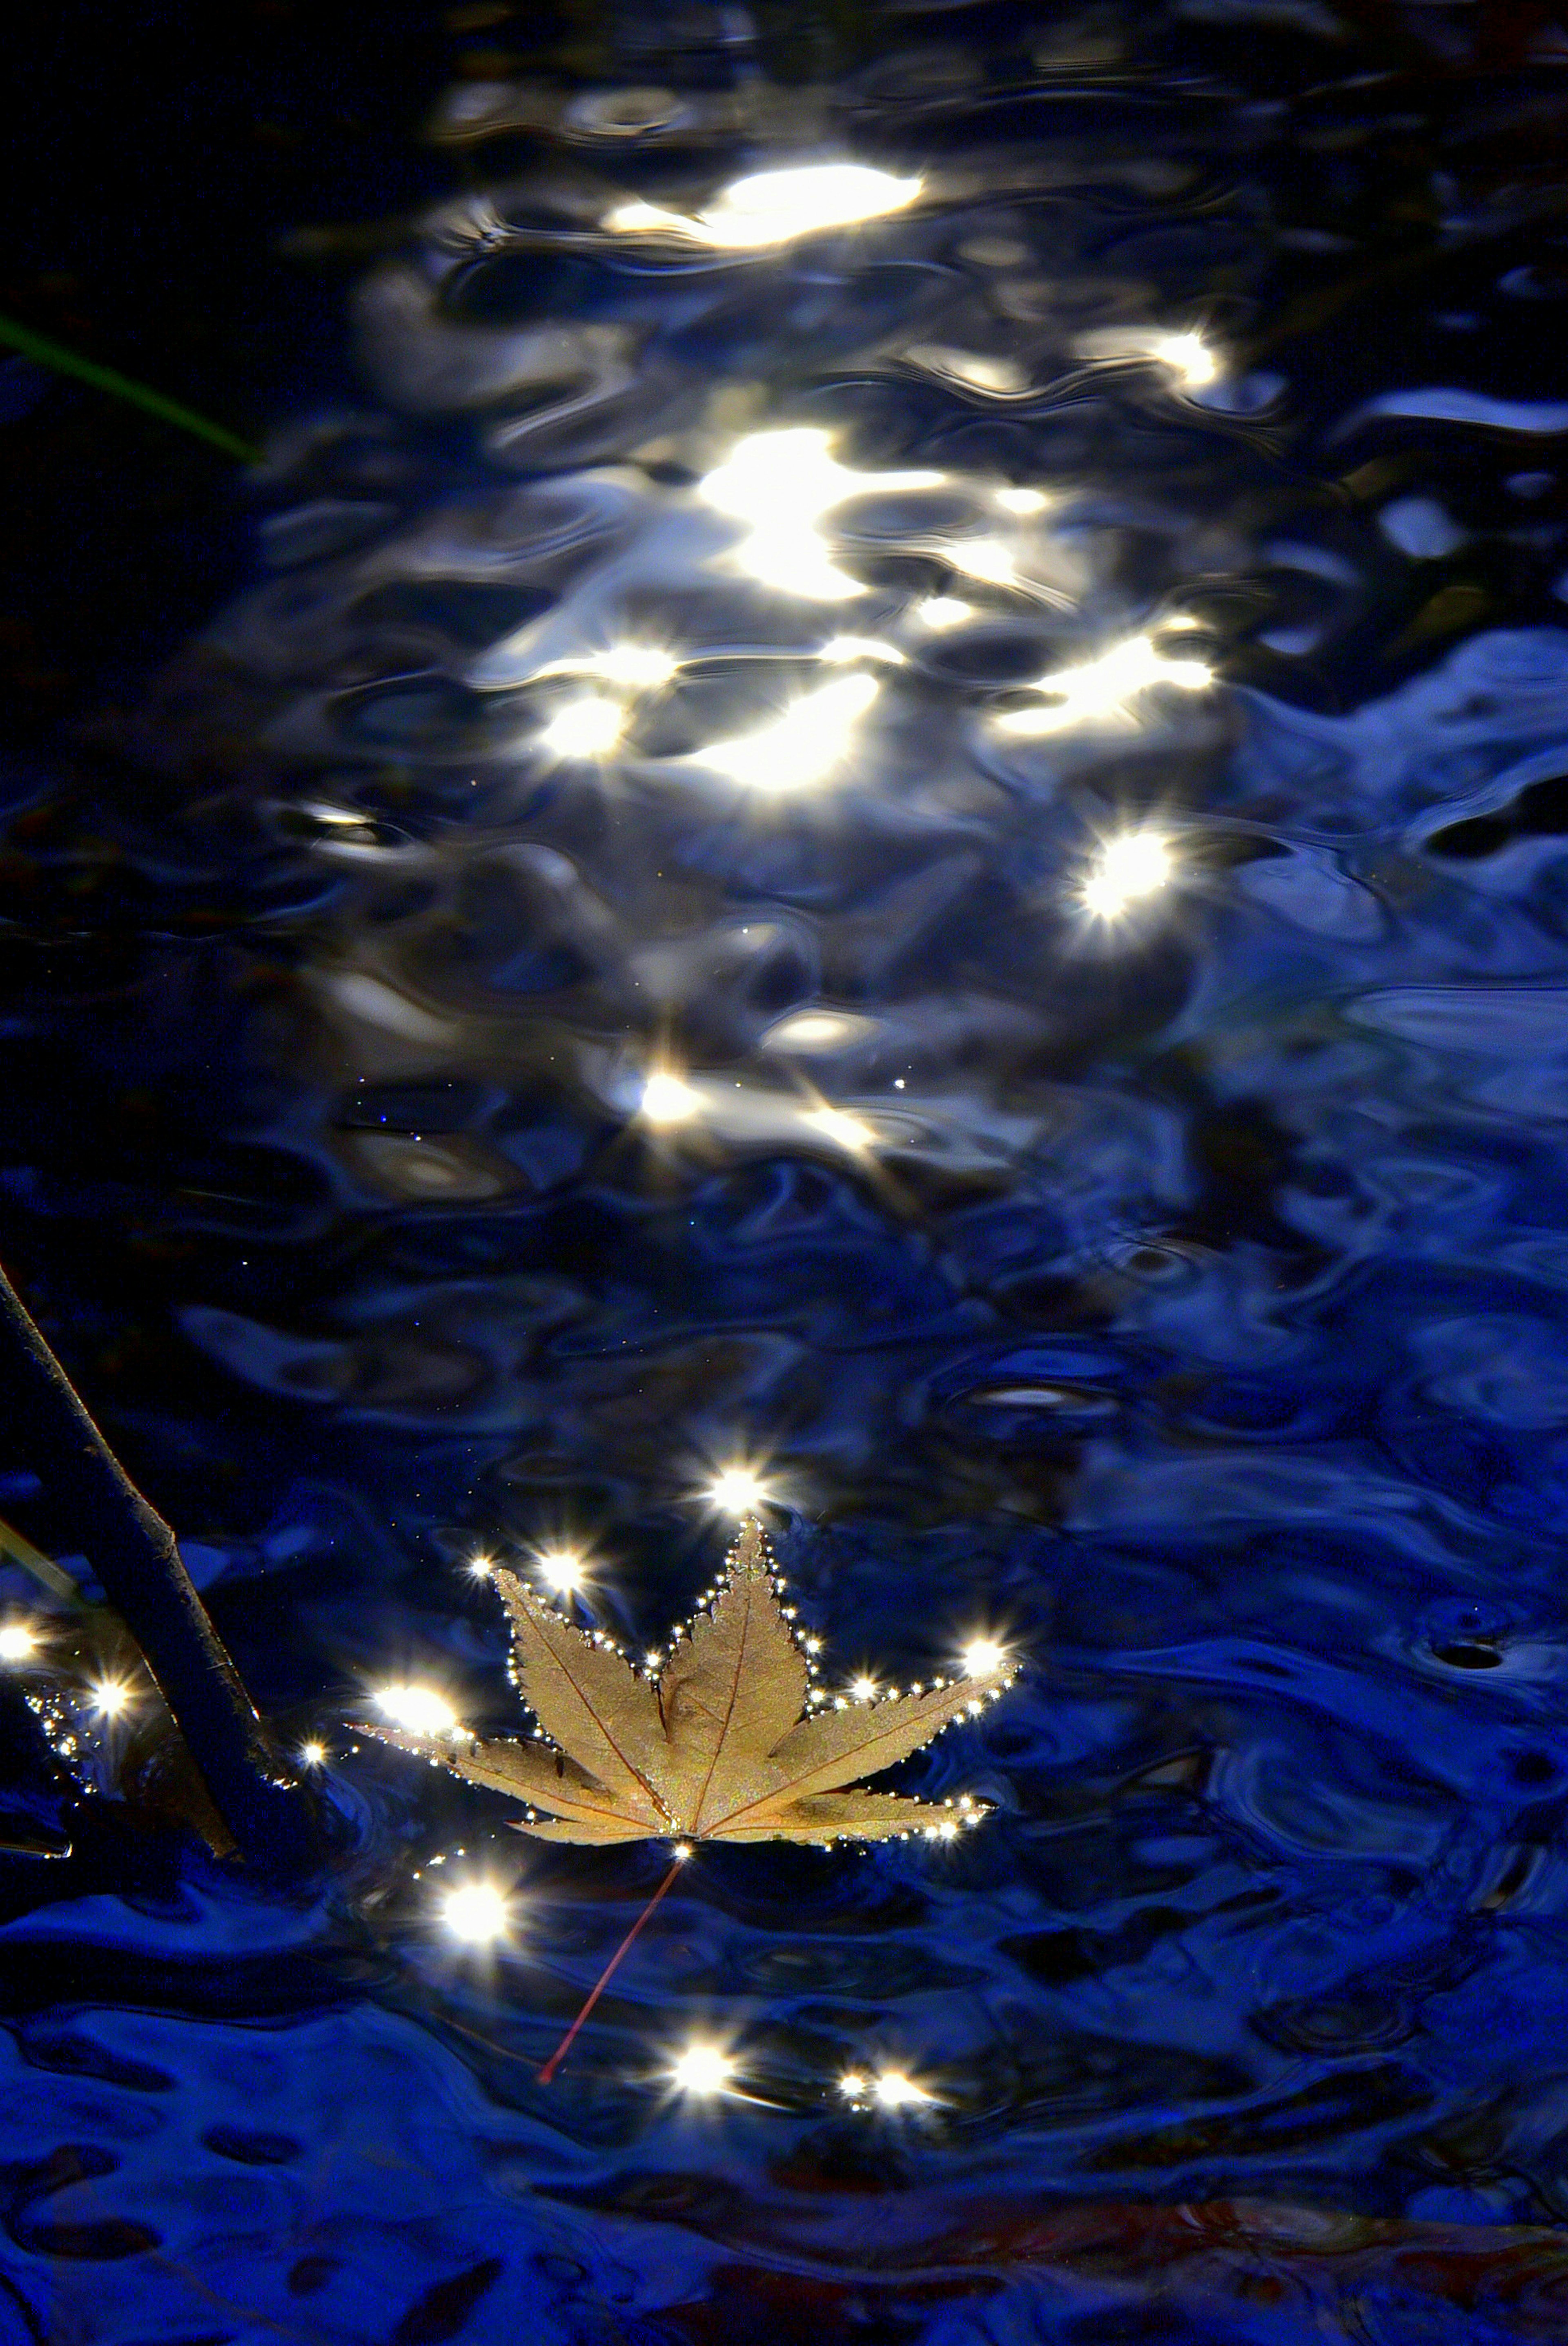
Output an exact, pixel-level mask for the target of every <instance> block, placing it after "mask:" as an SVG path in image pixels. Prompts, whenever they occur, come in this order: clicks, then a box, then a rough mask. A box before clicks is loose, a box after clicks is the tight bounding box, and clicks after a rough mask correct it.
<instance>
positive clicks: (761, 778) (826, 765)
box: [697, 675, 881, 791]
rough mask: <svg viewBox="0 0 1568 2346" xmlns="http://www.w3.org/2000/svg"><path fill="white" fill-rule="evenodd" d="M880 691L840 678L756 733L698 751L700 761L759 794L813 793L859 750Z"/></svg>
mask: <svg viewBox="0 0 1568 2346" xmlns="http://www.w3.org/2000/svg"><path fill="white" fill-rule="evenodd" d="M880 690H881V687H880V686H879V685H878V683H877V680H876V678H875V677H871V676H864V675H858V676H840V677H836V678H834V680H833V682H832V683H831V684H824V685H819V687H818V688H817V689H816V690H815V691H814V692H804V693H802V694H801V695H800V697H799V699H798V700H794V701H791V702H790V703H789V707H788V708H786V709H782V710H781V711H780V712H779V715H778V716H777V717H775V718H774V719H771V721H770V722H769V723H768V724H766V725H759V727H758V729H757V730H756V731H755V732H754V733H743V734H739V735H738V736H737V737H736V739H734V740H731V741H715V742H713V743H712V744H711V745H710V746H709V747H708V749H706V750H698V751H697V757H698V759H699V760H700V762H701V763H702V764H703V765H705V766H712V767H714V768H715V769H716V770H717V771H718V772H719V773H721V774H728V776H729V777H730V779H731V780H733V781H737V782H740V783H742V784H743V785H744V786H745V787H746V788H747V789H748V790H769V791H773V790H803V789H809V788H810V786H811V785H812V784H813V783H815V782H821V781H825V780H827V778H828V776H829V775H830V773H831V772H832V771H833V770H834V768H835V767H837V766H840V765H841V764H842V763H843V760H845V759H846V758H847V757H848V756H849V754H850V750H851V749H852V748H853V747H854V727H855V720H856V719H857V718H860V717H863V716H864V715H865V712H866V710H867V709H870V707H871V703H872V701H874V700H875V699H876V698H877V694H878V692H879V691H880Z"/></svg>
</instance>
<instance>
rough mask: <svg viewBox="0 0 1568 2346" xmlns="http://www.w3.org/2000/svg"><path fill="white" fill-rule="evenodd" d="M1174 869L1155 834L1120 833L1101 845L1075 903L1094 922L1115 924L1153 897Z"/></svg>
mask: <svg viewBox="0 0 1568 2346" xmlns="http://www.w3.org/2000/svg"><path fill="white" fill-rule="evenodd" d="M1175 869H1176V866H1175V863H1174V861H1173V859H1172V856H1171V851H1170V845H1169V842H1168V841H1166V840H1165V839H1163V838H1162V837H1161V835H1160V833H1159V832H1158V831H1124V832H1123V833H1122V835H1121V836H1120V838H1118V839H1107V840H1106V841H1104V843H1103V844H1102V845H1101V847H1100V848H1099V850H1098V852H1097V853H1096V855H1095V861H1094V863H1093V864H1092V866H1091V867H1090V870H1089V872H1088V875H1087V877H1086V878H1085V879H1084V882H1083V885H1082V886H1081V887H1080V889H1079V891H1078V899H1079V902H1080V903H1082V905H1083V907H1084V911H1085V912H1086V913H1093V914H1094V915H1095V919H1096V920H1101V921H1115V920H1119V919H1120V918H1121V916H1122V915H1123V913H1125V912H1126V911H1127V910H1128V908H1129V907H1130V906H1131V905H1133V904H1135V903H1137V902H1138V900H1139V899H1140V897H1144V896H1154V895H1157V894H1158V892H1159V891H1160V890H1161V889H1162V888H1164V887H1165V886H1166V885H1167V883H1168V882H1169V881H1170V879H1171V878H1172V875H1173V873H1174V872H1175Z"/></svg>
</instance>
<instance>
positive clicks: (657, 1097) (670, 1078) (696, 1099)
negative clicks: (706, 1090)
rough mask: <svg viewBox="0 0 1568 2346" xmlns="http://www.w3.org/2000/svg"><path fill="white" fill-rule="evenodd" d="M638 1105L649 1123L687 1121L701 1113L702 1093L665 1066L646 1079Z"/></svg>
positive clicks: (683, 1122) (678, 1122)
mask: <svg viewBox="0 0 1568 2346" xmlns="http://www.w3.org/2000/svg"><path fill="white" fill-rule="evenodd" d="M639 1105H640V1107H641V1110H642V1113H643V1115H644V1116H645V1117H647V1121H648V1122H649V1124H660V1125H663V1124H685V1123H687V1121H688V1119H689V1118H690V1117H694V1116H697V1114H699V1113H700V1111H701V1108H702V1094H701V1093H700V1092H699V1091H697V1090H695V1089H694V1088H693V1086H691V1085H690V1084H688V1083H683V1082H682V1080H681V1078H680V1076H676V1075H671V1074H670V1073H669V1071H668V1069H667V1068H663V1069H659V1070H657V1071H656V1073H654V1074H653V1075H651V1076H647V1077H646V1078H645V1080H644V1083H643V1089H642V1099H641V1101H640V1103H639Z"/></svg>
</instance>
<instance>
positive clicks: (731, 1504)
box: [702, 1462, 770, 1515]
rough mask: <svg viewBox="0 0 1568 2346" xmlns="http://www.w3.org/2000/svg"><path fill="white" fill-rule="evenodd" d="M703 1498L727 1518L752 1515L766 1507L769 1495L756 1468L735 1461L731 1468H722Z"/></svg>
mask: <svg viewBox="0 0 1568 2346" xmlns="http://www.w3.org/2000/svg"><path fill="white" fill-rule="evenodd" d="M702 1495H703V1497H704V1498H705V1499H706V1500H707V1501H708V1505H709V1506H711V1507H718V1508H719V1509H721V1510H722V1512H723V1513H724V1514H725V1515H755V1514H756V1513H757V1510H758V1508H759V1507H765V1506H767V1505H769V1495H770V1494H769V1489H768V1485H767V1484H766V1483H764V1481H763V1480H762V1477H761V1476H760V1474H758V1472H757V1469H756V1468H755V1467H754V1466H746V1465H743V1464H740V1463H739V1462H737V1463H736V1464H734V1465H732V1466H721V1467H720V1468H719V1470H718V1474H716V1475H715V1476H714V1478H713V1480H712V1482H711V1483H709V1484H708V1485H707V1487H706V1489H705V1490H704V1492H703V1494H702Z"/></svg>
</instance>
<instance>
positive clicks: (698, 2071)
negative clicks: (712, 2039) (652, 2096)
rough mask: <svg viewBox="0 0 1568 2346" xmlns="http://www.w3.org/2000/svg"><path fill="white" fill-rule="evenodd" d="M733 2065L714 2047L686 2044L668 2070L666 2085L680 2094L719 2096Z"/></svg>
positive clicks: (725, 2085)
mask: <svg viewBox="0 0 1568 2346" xmlns="http://www.w3.org/2000/svg"><path fill="white" fill-rule="evenodd" d="M735 2066H736V2065H735V2063H734V2062H733V2061H732V2060H731V2059H730V2057H729V2055H728V2053H721V2052H720V2051H719V2049H718V2045H687V2048H686V2051H685V2052H684V2053H682V2054H680V2055H677V2058H676V2060H675V2062H674V2063H673V2064H672V2066H671V2068H670V2073H669V2075H670V2082H671V2084H672V2085H674V2086H676V2088H677V2091H678V2092H680V2093H683V2094H722V2093H723V2092H724V2090H725V2088H726V2087H727V2086H728V2084H729V2081H730V2079H731V2077H733V2076H734V2075H735Z"/></svg>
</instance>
